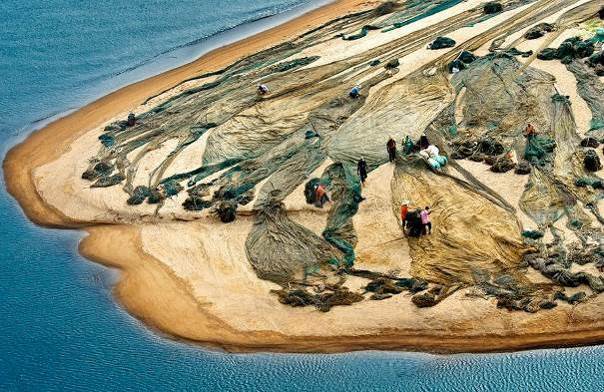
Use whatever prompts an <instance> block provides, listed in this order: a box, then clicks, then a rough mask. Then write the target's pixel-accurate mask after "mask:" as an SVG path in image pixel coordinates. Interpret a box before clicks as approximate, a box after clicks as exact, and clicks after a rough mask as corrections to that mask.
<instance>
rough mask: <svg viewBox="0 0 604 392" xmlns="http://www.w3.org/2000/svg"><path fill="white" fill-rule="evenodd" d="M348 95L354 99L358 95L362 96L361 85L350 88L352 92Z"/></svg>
mask: <svg viewBox="0 0 604 392" xmlns="http://www.w3.org/2000/svg"><path fill="white" fill-rule="evenodd" d="M348 95H349V96H350V98H352V99H357V98H358V97H360V96H361V86H359V85H356V86H354V87H353V88H352V90H350V93H348Z"/></svg>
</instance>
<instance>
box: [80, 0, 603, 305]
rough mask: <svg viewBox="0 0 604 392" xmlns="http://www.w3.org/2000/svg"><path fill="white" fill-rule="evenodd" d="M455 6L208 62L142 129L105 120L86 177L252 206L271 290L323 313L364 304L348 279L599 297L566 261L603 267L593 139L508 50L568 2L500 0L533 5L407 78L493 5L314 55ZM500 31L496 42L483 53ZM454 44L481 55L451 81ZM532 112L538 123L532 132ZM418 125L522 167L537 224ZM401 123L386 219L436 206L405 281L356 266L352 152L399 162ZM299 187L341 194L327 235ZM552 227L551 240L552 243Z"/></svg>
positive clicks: (360, 21) (565, 19)
mask: <svg viewBox="0 0 604 392" xmlns="http://www.w3.org/2000/svg"><path fill="white" fill-rule="evenodd" d="M457 3H458V2H457V1H422V2H418V1H415V2H413V1H412V2H406V3H404V4H399V3H396V4H390V5H386V6H382V7H381V8H380V9H379V10H376V11H369V12H361V13H357V14H353V15H350V16H348V17H343V18H340V19H337V20H335V21H333V22H331V23H328V24H326V25H324V26H321V27H320V28H317V29H315V30H313V31H311V32H309V33H307V34H305V35H303V36H301V37H299V38H297V39H296V40H293V41H291V42H287V43H284V44H281V45H279V46H277V47H275V48H272V49H268V50H265V51H262V52H260V53H257V54H255V55H253V56H250V57H248V58H245V59H243V60H241V61H239V62H237V63H235V64H233V65H232V66H230V67H228V68H226V69H224V70H221V71H219V72H215V73H213V74H209V75H202V76H200V77H199V80H206V79H207V82H205V83H203V84H200V85H199V86H197V87H194V88H191V89H189V90H186V91H184V92H182V93H180V94H178V95H176V96H173V97H171V98H169V99H167V100H165V101H164V102H162V103H160V104H158V105H157V106H155V107H154V108H153V109H151V110H149V111H148V112H146V113H142V114H139V115H138V116H137V117H136V120H135V124H134V125H128V123H127V122H126V121H119V122H116V123H113V124H110V125H109V126H107V127H106V128H105V132H104V133H103V134H102V135H101V137H100V138H99V151H98V154H96V155H95V156H94V157H91V158H90V165H89V168H88V170H87V171H86V172H85V173H84V174H83V176H82V177H83V178H84V179H86V180H88V181H91V184H90V186H92V187H110V186H120V187H122V189H123V190H124V192H125V194H124V203H126V202H127V203H128V204H130V205H132V206H136V205H140V204H142V203H153V204H157V208H158V210H159V209H161V208H162V206H163V203H164V201H165V200H166V199H167V198H170V197H173V196H175V195H179V194H182V193H186V195H187V197H186V200H185V201H184V203H183V208H184V209H186V210H189V211H193V212H195V213H197V212H203V211H204V210H211V211H213V212H214V213H216V214H217V215H218V217H219V218H220V220H222V221H223V222H230V221H233V220H235V222H233V223H231V224H237V221H236V216H237V213H238V209H239V208H241V207H243V206H248V207H250V210H251V213H252V214H253V216H254V225H253V227H252V229H251V231H250V233H249V234H248V238H247V241H246V245H245V246H246V254H247V257H248V260H249V262H250V263H251V265H252V266H253V268H254V270H255V271H256V273H257V274H258V276H259V277H260V278H262V279H269V280H272V281H274V282H277V283H279V284H281V285H282V286H283V289H282V290H278V291H276V292H275V294H276V295H278V297H279V299H280V301H281V302H282V303H284V304H289V305H292V306H307V305H312V306H317V307H318V308H319V309H321V310H329V309H330V308H331V307H332V306H337V305H351V304H353V303H355V302H358V301H360V300H362V299H363V298H365V297H364V296H363V295H364V293H359V292H356V291H352V290H349V289H348V288H347V286H346V277H347V276H349V275H355V276H357V277H361V278H364V279H367V280H368V283H367V285H366V286H365V293H371V295H372V299H386V298H388V297H390V296H391V295H395V294H399V293H401V292H403V291H409V292H411V293H412V294H413V295H414V296H413V299H412V300H413V302H414V303H415V304H416V305H417V306H420V307H423V306H433V305H435V304H437V303H438V302H440V301H441V300H443V299H445V298H446V297H447V296H449V295H451V294H452V293H453V292H455V291H456V290H459V289H460V288H468V287H475V288H477V289H478V293H479V295H482V296H485V297H487V296H488V297H496V298H497V301H498V306H502V307H505V308H508V309H514V310H516V309H518V310H525V311H537V310H539V309H547V308H550V307H553V306H555V301H558V300H565V301H569V302H577V301H580V300H581V298H579V297H581V296H579V297H577V296H567V295H566V294H564V287H568V286H570V287H576V286H579V285H587V286H589V288H590V289H591V290H592V291H593V292H595V293H599V292H600V291H602V290H604V283H603V282H602V279H601V278H600V277H599V276H596V275H593V274H590V273H586V272H581V273H573V272H571V266H572V263H573V262H577V260H580V261H581V262H585V263H587V262H593V263H595V264H596V265H597V266H598V267H601V266H603V265H604V244H603V243H602V230H601V229H602V227H601V224H602V218H601V216H600V215H599V211H598V209H597V208H596V207H595V206H597V202H598V200H599V199H601V198H602V187H601V180H600V179H599V177H598V175H597V173H588V172H587V171H586V169H585V168H584V157H585V154H586V152H585V151H584V150H585V149H584V148H583V147H581V146H580V141H581V138H580V137H579V135H578V133H577V126H576V124H575V120H574V118H573V113H572V108H571V104H570V102H569V100H568V99H567V98H566V97H563V96H560V95H559V94H558V92H557V90H556V88H555V86H554V83H555V78H554V76H553V75H550V74H548V73H546V72H544V71H541V70H538V69H536V68H533V67H530V66H525V65H523V64H522V63H521V62H520V61H519V60H518V59H517V58H516V56H522V55H524V56H527V55H530V53H524V52H519V51H516V50H512V48H499V46H498V45H500V44H501V38H502V37H506V36H509V35H511V34H513V33H515V32H519V31H521V30H522V29H524V28H526V27H528V26H530V25H531V23H533V22H531V21H534V20H541V19H543V18H545V17H547V16H550V15H553V14H555V13H556V12H558V11H559V10H561V9H562V8H564V7H567V6H568V5H570V4H572V2H570V1H568V0H566V1H565V0H557V1H532V2H531V1H524V2H518V1H503V2H501V4H502V5H503V8H504V10H506V9H508V10H510V9H515V8H517V7H520V6H526V7H527V11H526V12H524V13H523V16H522V17H519V18H512V19H509V20H506V21H505V22H503V23H501V24H498V25H497V26H496V27H494V28H492V29H489V30H488V31H486V32H485V33H483V34H481V35H479V36H476V37H474V38H472V39H470V40H469V41H466V42H464V43H462V44H459V45H458V46H457V47H456V48H454V49H446V50H443V51H442V55H440V57H438V58H437V59H436V60H434V61H432V62H431V63H429V64H427V65H426V66H424V67H421V69H419V70H417V71H414V72H411V73H410V74H408V75H406V76H403V77H398V74H399V73H400V72H401V70H399V67H398V64H399V63H398V61H395V62H389V61H390V60H393V59H400V58H403V57H404V56H406V55H408V54H410V53H413V52H414V51H417V50H418V49H421V48H425V47H426V45H427V44H429V43H431V42H432V41H433V40H434V39H435V37H445V36H446V34H448V33H450V32H452V31H455V30H457V29H459V28H460V27H463V26H466V25H472V24H475V23H479V22H481V21H484V20H485V18H491V17H494V15H491V14H485V13H484V10H483V8H480V7H478V8H476V9H474V10H470V11H468V12H464V13H461V14H459V15H454V16H452V17H451V18H449V19H447V20H446V21H445V22H442V23H437V24H434V25H431V26H429V27H425V28H423V29H420V30H419V31H417V32H415V33H414V34H411V35H403V36H402V37H400V38H396V39H394V40H391V41H390V42H387V43H384V44H382V45H378V46H376V47H373V48H368V49H367V50H365V51H363V52H362V53H361V54H355V55H352V56H350V57H346V58H344V59H336V60H334V61H330V62H327V63H321V62H320V60H321V56H318V55H313V56H305V55H304V52H305V51H306V50H308V48H313V47H315V46H318V45H321V44H322V43H324V42H326V40H330V39H340V38H344V39H345V40H360V39H361V38H363V37H365V36H366V35H367V34H373V33H372V32H371V31H372V30H376V29H383V31H384V32H387V31H390V30H393V29H398V28H401V27H404V26H406V25H408V24H410V23H412V22H414V21H417V20H419V19H421V18H425V17H428V16H430V15H433V14H435V13H436V12H438V11H440V10H442V9H446V8H449V7H452V6H454V5H455V4H457ZM506 7H507V8H506ZM590 7H591V8H590ZM592 8H593V10H592ZM592 11H593V12H592ZM596 12H597V9H596V5H595V4H594V2H588V3H586V4H585V5H584V6H583V8H581V7H577V8H573V9H572V10H570V11H568V12H566V13H564V14H563V15H562V16H561V17H560V18H559V21H558V23H557V31H563V30H564V28H565V26H566V25H567V24H568V23H570V22H573V21H582V20H584V19H586V18H588V17H591V16H592V14H595V13H596ZM552 31H553V29H552ZM544 34H551V32H545V33H544ZM488 42H492V45H491V49H492V53H491V54H488V55H486V56H483V57H477V56H474V55H472V53H471V51H474V50H476V49H478V48H479V47H480V46H482V45H484V44H485V43H488ZM497 42H499V44H498V43H497ZM575 44H577V45H578V43H577V42H575ZM581 45H582V43H581ZM567 49H568V48H566V49H564V50H567ZM571 49H572V48H571ZM571 49H568V50H571ZM572 50H574V49H572ZM460 53H462V54H464V59H470V58H471V61H470V60H468V61H466V60H463V59H462V60H463V61H462V62H463V67H462V68H463V69H457V71H459V72H456V73H455V74H454V75H453V76H452V77H451V78H449V77H448V73H449V71H452V67H448V65H449V64H450V63H451V62H452V61H461V60H460V59H459V56H460ZM565 53H566V52H565ZM573 53H574V52H573ZM577 57H579V58H577ZM580 57H581V56H575V55H574V54H570V55H565V56H563V58H564V59H569V60H568V61H565V63H566V67H567V68H568V70H569V71H571V72H572V73H573V74H574V75H575V76H576V78H577V90H578V93H579V94H580V95H581V97H582V98H583V99H584V100H585V102H586V103H587V105H588V107H589V109H590V110H591V112H592V115H593V120H592V127H591V128H592V129H591V130H590V132H592V133H593V134H594V135H595V138H596V139H598V138H599V139H600V141H601V139H602V136H601V134H598V133H597V132H598V131H599V130H601V129H602V124H604V86H603V85H602V82H601V79H600V78H599V77H597V76H596V75H595V74H594V70H593V68H590V67H588V66H587V65H586V64H585V62H584V60H583V59H582V58H580ZM377 60H380V61H379V62H378V61H377ZM553 61H559V60H553ZM317 62H318V63H317ZM315 64H317V65H315ZM381 64H391V65H388V66H382V65H381ZM358 81H360V82H358ZM357 83H359V84H360V86H361V95H360V96H359V97H358V98H352V97H350V96H349V95H348V92H349V90H350V88H351V86H354V85H355V84H357ZM260 84H264V85H267V86H269V87H270V91H269V93H267V94H265V95H260V94H258V93H257V86H258V85H260ZM369 92H370V93H369ZM528 123H530V124H532V125H533V126H534V128H535V129H536V130H537V132H536V133H535V134H528V135H527V134H525V129H526V127H527V124H528ZM423 134H426V135H427V136H428V139H430V140H431V142H432V143H434V144H436V145H438V147H439V148H440V149H441V151H442V153H443V155H444V156H449V157H450V158H451V157H452V158H455V159H457V160H462V159H471V160H473V161H480V162H486V163H488V164H489V165H491V166H492V170H493V171H496V172H506V171H508V170H512V169H516V173H518V174H517V175H522V174H524V175H528V176H529V177H528V182H527V186H526V189H525V190H524V192H523V193H522V196H521V199H520V203H519V208H520V209H521V210H522V212H523V213H524V214H526V215H527V216H528V217H529V218H530V219H531V220H532V221H533V222H534V223H535V224H536V226H537V228H538V230H534V231H533V232H529V231H524V233H523V229H522V225H521V224H520V222H519V221H518V218H517V211H516V207H515V206H513V205H510V203H508V201H506V200H505V199H504V198H502V197H501V196H500V195H499V194H497V192H495V191H493V190H492V189H490V188H489V187H488V186H486V185H485V184H484V183H482V182H481V181H480V180H479V179H477V178H476V177H474V176H473V175H472V174H471V173H470V172H469V171H467V170H466V169H464V166H463V165H461V164H460V163H459V162H455V160H451V162H450V164H448V165H445V166H443V167H441V168H438V170H430V167H429V165H427V164H426V162H425V160H423V159H422V158H421V156H420V155H419V154H417V151H416V150H414V144H413V143H414V142H415V141H417V140H419V139H420V137H421V136H422V135H423ZM390 137H392V138H394V139H395V140H396V141H397V142H398V143H399V145H400V143H401V141H402V140H405V139H406V140H407V143H406V145H405V150H406V151H405V154H401V151H399V156H398V158H397V159H396V162H395V170H394V174H393V176H392V179H391V191H392V197H391V200H390V202H391V204H392V206H391V207H392V208H391V209H392V211H393V212H394V213H393V214H392V216H389V217H383V219H397V216H398V211H399V206H400V205H401V203H402V202H403V201H404V200H413V202H414V204H415V205H418V206H424V205H431V206H432V209H433V211H434V213H433V214H432V222H433V225H434V231H433V234H432V235H430V236H421V237H418V238H414V237H410V238H409V239H408V243H409V248H410V255H411V258H412V264H411V270H410V275H411V276H408V277H402V276H399V275H398V274H396V273H383V272H376V271H368V270H357V269H355V267H354V266H355V261H356V254H355V247H356V245H357V243H358V238H359V235H360V234H359V233H357V231H356V230H355V224H354V217H355V216H356V215H357V213H358V211H359V208H360V206H362V203H363V189H362V187H361V183H360V179H359V177H358V175H357V172H356V162H357V161H358V160H359V159H360V158H361V157H363V158H364V159H365V160H366V162H367V164H368V168H369V171H373V170H375V169H377V168H379V167H380V166H382V165H384V164H387V163H388V156H387V154H386V149H385V143H386V141H387V140H388V139H389V138H390ZM410 141H411V142H410ZM200 142H201V143H203V145H204V148H203V152H202V153H200V155H199V157H198V163H197V165H196V167H195V168H194V169H192V170H188V171H185V172H177V173H171V174H169V175H167V174H166V173H167V172H168V168H169V167H170V165H171V164H172V163H173V162H174V161H175V160H176V159H177V158H178V157H179V156H180V155H181V154H183V152H184V151H185V150H186V149H187V148H188V147H189V146H191V145H193V144H198V143H200ZM170 143H172V144H170ZM167 145H173V146H174V147H173V148H172V150H171V151H170V152H169V153H168V154H167V155H166V156H165V157H164V159H163V160H162V161H161V162H159V163H158V164H157V165H156V167H155V168H154V169H153V170H152V171H151V172H150V174H149V175H148V177H147V178H146V179H145V180H144V181H143V182H141V181H140V178H139V177H137V173H138V172H139V166H140V164H141V162H142V161H143V160H144V159H145V157H148V156H149V154H152V153H153V152H154V151H157V150H159V149H161V148H164V147H165V146H167ZM510 153H514V154H515V156H516V157H519V158H520V159H519V162H516V161H515V160H513V159H512V158H510V156H511V155H509V154H510ZM433 168H434V167H433ZM514 175H515V174H514ZM598 184H600V186H598ZM319 186H322V187H323V186H324V187H325V189H326V190H327V193H328V195H329V197H330V198H331V203H329V204H328V205H327V206H323V202H322V201H320V200H317V199H316V190H317V188H318V187H319ZM295 192H299V193H300V196H301V197H303V198H305V199H306V201H307V202H308V203H309V204H316V205H319V206H320V207H323V208H329V212H328V214H327V219H326V222H325V226H324V228H323V229H322V231H321V233H316V232H315V231H313V230H311V229H310V228H307V227H304V226H303V225H302V224H300V223H297V222H296V221H295V220H293V219H292V218H291V217H290V212H289V211H288V210H287V208H286V207H285V205H286V204H285V201H286V199H287V198H288V197H290V196H292V195H293V194H294V193H295ZM133 208H136V207H133ZM414 214H416V212H415V211H412V212H411V215H410V216H414V217H415V216H416V215H414ZM590 214H591V215H593V216H595V217H596V220H597V221H598V222H599V226H597V225H594V224H593V223H592V220H591V218H590ZM560 222H565V226H566V229H567V230H568V231H569V232H572V233H573V235H574V236H576V238H577V242H576V243H575V244H574V245H573V246H570V245H569V243H568V241H564V234H563V230H562V229H560V228H559V225H558V226H556V224H557V223H560ZM217 224H220V223H217ZM547 232H549V233H551V235H552V237H553V240H551V241H550V242H547V243H546V241H545V239H544V238H545V237H544V233H547ZM401 236H402V232H401ZM378 257H379V255H378ZM529 267H530V268H534V269H537V270H538V271H540V272H541V273H542V274H543V276H545V277H546V278H547V279H548V281H549V282H550V283H548V284H536V283H532V282H531V281H530V280H529V279H528V278H527V277H526V272H527V268H529Z"/></svg>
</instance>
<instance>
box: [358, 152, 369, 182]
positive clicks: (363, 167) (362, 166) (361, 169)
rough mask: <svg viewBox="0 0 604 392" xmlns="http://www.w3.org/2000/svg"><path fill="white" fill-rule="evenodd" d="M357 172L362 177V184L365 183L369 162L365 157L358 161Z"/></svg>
mask: <svg viewBox="0 0 604 392" xmlns="http://www.w3.org/2000/svg"><path fill="white" fill-rule="evenodd" d="M357 173H358V175H359V177H360V178H361V184H363V185H365V180H366V179H367V162H365V159H363V157H361V159H359V161H358V162H357Z"/></svg>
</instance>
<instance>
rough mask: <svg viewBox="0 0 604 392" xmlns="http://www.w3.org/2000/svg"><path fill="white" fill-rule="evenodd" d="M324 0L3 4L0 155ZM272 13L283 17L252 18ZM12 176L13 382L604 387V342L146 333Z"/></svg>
mask: <svg viewBox="0 0 604 392" xmlns="http://www.w3.org/2000/svg"><path fill="white" fill-rule="evenodd" d="M316 4H317V3H310V2H308V1H305V0H262V1H246V0H181V1H178V2H175V1H166V0H145V1H142V0H130V1H126V0H27V1H22V0H4V1H2V2H0V26H2V28H0V87H1V89H0V137H1V138H2V144H1V145H2V149H1V151H0V152H2V156H3V155H4V153H5V152H6V150H7V149H8V148H9V147H10V146H11V145H12V144H14V143H15V142H17V141H19V140H21V139H22V138H23V137H25V135H26V134H27V133H28V132H29V131H30V130H31V129H32V127H34V126H36V125H41V124H42V123H43V122H44V121H39V122H36V120H38V119H45V118H50V117H52V116H54V115H57V114H59V113H64V112H65V111H68V110H72V109H74V108H76V107H78V106H80V105H82V104H83V103H85V102H88V101H90V100H92V99H94V98H96V97H98V96H100V95H102V94H103V93H106V92H107V91H109V90H111V89H115V88H117V87H118V86H120V85H123V84H125V83H129V82H133V81H135V80H138V79H141V78H144V77H146V76H149V75H150V74H153V73H156V72H159V71H161V70H164V69H166V68H169V67H171V66H176V65H178V64H181V63H183V62H185V61H187V60H190V59H193V58H194V57H195V56H197V55H198V54H199V53H200V52H201V51H203V50H204V49H208V48H211V47H213V46H216V45H219V44H220V43H223V42H225V41H226V40H232V39H235V38H237V37H240V36H244V35H246V34H249V33H250V32H251V31H254V30H256V29H258V28H262V27H265V26H267V25H269V24H274V23H278V22H279V21H280V20H283V19H284V18H287V17H290V16H291V15H293V14H294V13H296V12H299V8H298V9H294V10H293V11H290V12H289V13H288V12H286V14H285V15H283V14H281V13H282V12H284V11H287V10H289V9H291V8H292V7H295V6H298V5H303V6H306V7H310V6H314V5H316ZM272 14H280V16H277V17H276V18H268V19H261V20H259V21H257V22H254V23H246V22H250V21H253V20H257V19H259V18H262V17H266V16H268V15H272ZM241 24H243V25H241ZM238 25H241V26H240V27H238V28H235V29H233V30H229V31H226V32H225V33H223V34H219V35H214V34H216V33H218V32H220V31H224V30H226V29H228V28H230V27H233V26H238ZM204 37H209V38H208V39H202V38H204ZM3 185H4V184H2V191H0V222H2V226H1V228H2V230H0V390H1V391H38V390H39V391H53V390H56V391H62V390H74V391H88V390H90V391H92V390H95V391H96V390H108V391H139V390H152V391H163V390H183V391H184V390H187V391H189V390H190V391H295V390H305V391H372V390H375V391H467V390H470V391H538V390H548V391H552V390H570V391H582V390H583V391H602V390H604V376H602V373H603V371H604V366H603V365H602V363H603V361H604V349H603V348H602V347H588V348H577V349H561V350H540V351H529V352H521V353H514V354H493V355H454V356H435V355H427V354H419V353H390V352H360V353H351V354H339V355H285V354H247V355H232V354H225V353H220V352H213V351H209V350H205V349H203V348H200V347H197V346H193V345H189V344H185V343H179V342H174V341H172V340H170V339H168V338H166V337H164V336H160V335H158V334H156V333H155V332H153V331H150V330H148V329H146V328H145V327H144V326H143V325H142V324H141V323H140V322H139V321H138V320H136V319H134V318H132V317H131V316H130V315H128V314H127V313H126V312H125V311H124V310H123V309H122V308H121V307H120V306H119V304H117V303H116V302H115V301H114V299H113V297H112V294H111V287H112V285H113V284H114V282H115V281H116V279H117V274H118V273H117V272H116V271H112V270H109V269H107V268H104V267H101V266H99V265H96V264H93V263H91V262H88V261H86V260H85V259H83V258H82V257H81V256H79V255H78V254H77V251H76V246H77V243H78V241H79V239H80V238H81V234H80V233H78V232H73V231H59V230H49V229H42V228H38V227H36V226H34V225H33V224H31V223H30V222H28V221H27V220H26V219H25V217H24V216H23V214H22V212H21V210H20V209H19V208H18V206H17V204H16V203H15V202H14V200H13V199H12V198H10V196H8V195H7V194H6V192H5V191H4V186H3ZM360 317H362V315H360Z"/></svg>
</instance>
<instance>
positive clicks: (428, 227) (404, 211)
mask: <svg viewBox="0 0 604 392" xmlns="http://www.w3.org/2000/svg"><path fill="white" fill-rule="evenodd" d="M409 207H410V205H409V202H408V201H404V202H403V203H402V205H401V222H400V223H401V228H402V229H403V232H404V233H405V235H410V236H412V237H419V236H421V235H429V234H432V221H431V219H430V214H432V211H431V210H430V207H429V206H426V208H424V209H423V210H419V209H414V210H413V211H410V210H409Z"/></svg>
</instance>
